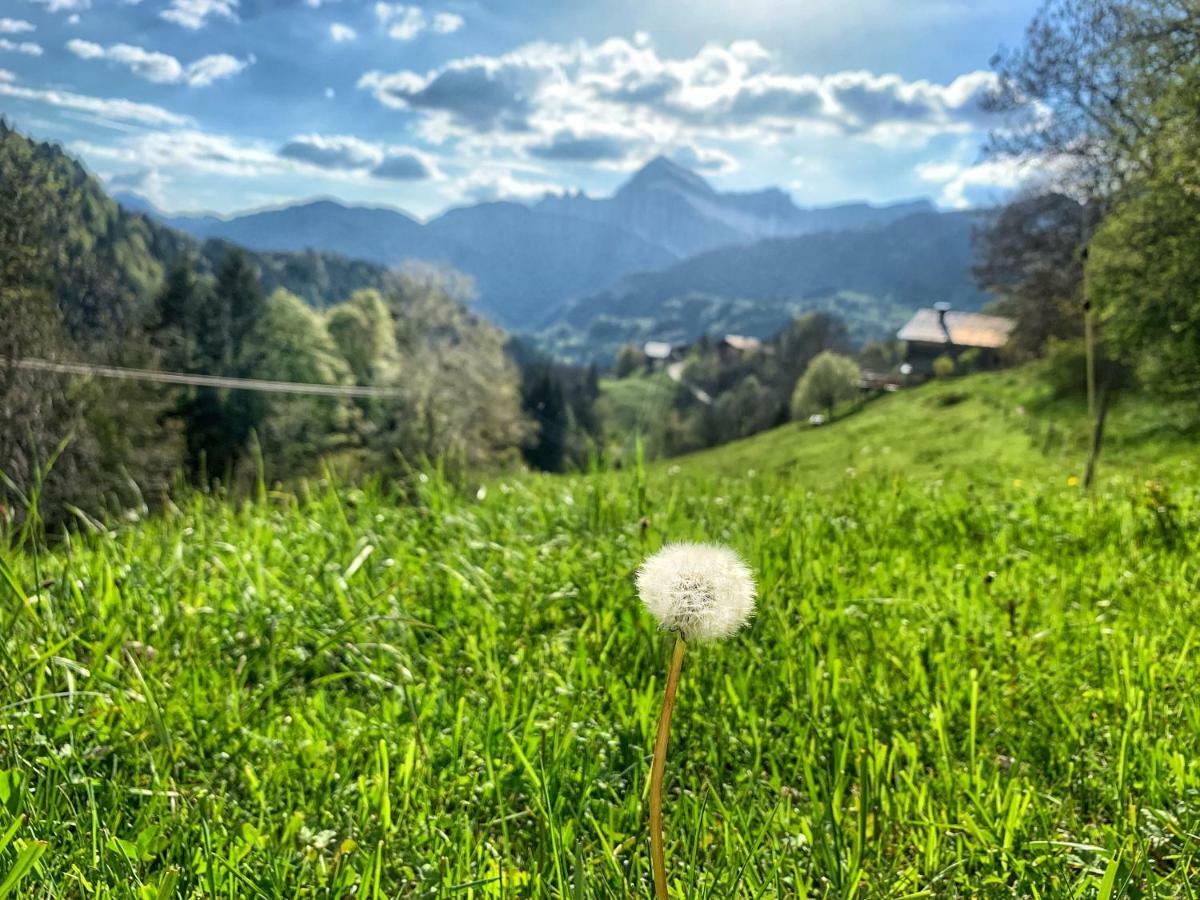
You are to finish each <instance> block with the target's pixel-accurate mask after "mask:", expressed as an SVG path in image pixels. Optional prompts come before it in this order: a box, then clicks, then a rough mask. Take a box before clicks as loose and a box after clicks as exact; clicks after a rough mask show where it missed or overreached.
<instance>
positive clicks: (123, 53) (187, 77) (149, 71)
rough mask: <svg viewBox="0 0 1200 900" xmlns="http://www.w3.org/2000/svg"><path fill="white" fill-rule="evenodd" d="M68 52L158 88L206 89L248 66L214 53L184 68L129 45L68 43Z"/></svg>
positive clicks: (170, 59) (166, 57) (162, 55)
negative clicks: (122, 69)
mask: <svg viewBox="0 0 1200 900" xmlns="http://www.w3.org/2000/svg"><path fill="white" fill-rule="evenodd" d="M67 49H68V50H70V51H71V52H72V53H74V54H75V55H76V56H78V57H79V58H80V59H103V60H108V61H109V62H114V63H117V64H118V65H123V66H127V67H128V68H129V69H130V71H132V72H133V74H134V75H136V76H138V77H139V78H144V79H145V80H146V81H153V82H155V83H157V84H187V85H190V86H192V87H205V86H206V85H210V84H212V83H213V82H214V81H217V80H219V79H222V78H229V77H231V76H233V75H236V74H237V73H238V72H240V71H242V69H244V68H246V66H247V65H249V62H248V61H244V60H240V59H237V58H235V57H233V56H230V55H229V54H228V53H215V54H212V55H210V56H203V57H201V58H200V59H198V60H196V61H195V62H192V63H189V64H188V65H186V66H185V65H183V64H182V63H181V62H180V61H179V60H177V59H176V58H175V57H173V56H171V55H169V54H166V53H159V52H157V51H155V50H146V49H143V48H142V47H134V46H133V45H131V44H113V45H112V46H110V47H102V46H100V45H99V44H94V43H92V42H91V41H81V40H78V39H73V40H70V41H67Z"/></svg>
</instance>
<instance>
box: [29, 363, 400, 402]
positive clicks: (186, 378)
mask: <svg viewBox="0 0 1200 900" xmlns="http://www.w3.org/2000/svg"><path fill="white" fill-rule="evenodd" d="M10 362H11V364H12V365H15V366H16V367H17V368H18V369H27V370H30V371H34V372H51V373H54V374H58V375H94V376H96V377H98V378H116V379H119V380H123V381H154V382H158V383H159V384H190V385H196V386H198V387H213V388H229V389H230V390H235V391H262V392H263V393H267V394H309V395H312V396H318V397H374V398H379V399H398V398H400V397H402V396H403V393H402V392H401V390H400V389H398V388H390V387H378V386H370V385H344V384H306V383H304V382H299V381H266V380H264V379H261V378H232V377H227V376H224V375H190V374H187V373H184V372H163V371H160V370H157V369H128V368H124V367H122V366H97V365H92V364H89V363H73V362H50V361H49V360H45V359H16V360H11V361H10Z"/></svg>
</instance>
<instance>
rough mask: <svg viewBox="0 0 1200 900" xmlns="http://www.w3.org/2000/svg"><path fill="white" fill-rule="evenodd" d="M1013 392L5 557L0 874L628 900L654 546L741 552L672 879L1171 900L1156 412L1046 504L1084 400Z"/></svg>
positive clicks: (96, 529)
mask: <svg viewBox="0 0 1200 900" xmlns="http://www.w3.org/2000/svg"><path fill="white" fill-rule="evenodd" d="M1031 384H1032V382H1030V381H1029V380H1028V379H1026V378H1025V377H1024V376H1023V375H1021V374H1011V373H1010V374H997V375H988V376H977V377H974V378H967V379H960V380H956V381H952V382H948V383H945V384H937V385H931V386H928V387H926V388H921V389H917V390H913V391H910V392H904V393H901V394H898V395H895V396H889V397H885V398H883V399H881V400H879V401H876V402H873V403H870V404H867V405H866V406H865V407H864V408H862V409H860V410H858V411H855V412H852V413H850V414H848V415H847V416H846V417H845V418H844V419H843V420H842V421H840V422H837V423H834V424H832V425H830V426H826V427H824V428H820V429H812V428H805V427H801V426H798V425H789V426H784V427H783V428H780V429H776V430H774V431H771V432H768V433H766V434H764V435H761V436H758V437H756V438H752V439H749V440H747V441H743V442H740V443H736V444H732V445H729V446H727V447H723V448H720V449H718V450H715V451H709V452H707V453H704V454H699V455H696V456H694V457H688V458H684V459H680V460H666V461H662V462H660V463H656V464H654V465H652V466H648V467H642V466H634V467H631V468H627V469H626V470H625V471H621V472H599V473H594V474H590V475H582V476H573V477H551V476H516V477H509V478H504V479H494V480H490V481H487V482H485V483H482V484H472V485H470V486H469V487H468V488H465V489H464V488H463V487H461V486H453V485H451V484H450V483H448V482H447V481H446V480H445V479H443V478H442V477H441V476H440V475H439V474H438V472H437V471H436V470H429V471H426V472H423V473H421V474H420V475H419V476H417V477H414V478H413V479H411V481H410V482H408V483H406V484H404V485H394V486H391V487H386V488H385V487H383V486H380V485H378V484H373V483H367V484H364V485H358V486H354V485H348V484H341V483H336V482H335V481H334V480H332V479H323V480H321V479H314V480H312V481H310V482H307V483H301V484H298V485H296V486H295V487H294V489H289V490H287V491H274V490H269V489H267V488H266V487H263V488H261V489H260V491H259V493H258V495H257V496H256V497H255V498H253V499H251V500H248V501H245V502H231V501H229V500H228V499H226V498H223V497H221V496H218V495H211V494H202V493H191V494H188V495H186V496H185V497H183V498H180V499H179V500H178V505H176V506H172V507H171V508H169V509H168V510H166V511H164V512H161V513H155V514H151V515H148V516H141V517H134V516H130V517H127V518H126V519H122V520H113V521H112V522H109V523H107V524H102V523H100V522H97V521H94V520H91V519H81V520H80V522H79V525H78V527H77V528H75V529H74V530H72V531H71V533H70V534H69V535H67V536H66V537H64V538H63V539H61V540H59V541H56V542H53V543H52V544H51V546H50V548H49V549H42V550H39V551H34V549H33V548H32V545H30V544H28V543H27V544H26V545H25V547H24V548H23V549H9V550H7V551H5V552H4V556H3V566H2V567H0V595H3V596H4V602H3V605H2V606H0V617H3V621H0V897H22V898H25V897H30V898H40V897H46V898H49V897H92V898H116V897H137V898H167V897H176V896H179V897H193V898H199V897H206V898H233V897H266V898H276V897H289V898H290V897H299V898H345V897H366V898H383V897H389V898H390V897H442V896H453V897H468V898H490V897H635V896H636V897H644V896H648V895H649V893H650V871H649V861H648V853H647V850H648V848H647V840H646V810H645V804H644V798H645V792H646V780H647V776H648V769H649V758H650V751H651V745H652V741H653V733H654V728H655V725H656V720H657V715H658V706H659V702H660V695H661V692H662V688H663V678H664V672H665V664H666V657H667V654H668V652H669V639H668V637H666V636H664V635H662V634H659V633H657V632H656V631H655V628H654V625H653V623H652V621H651V620H650V617H649V616H647V615H646V614H645V613H644V612H643V611H642V610H641V608H640V606H639V603H638V599H637V597H636V594H635V591H634V587H633V582H632V574H633V572H634V570H635V568H636V567H637V565H638V563H639V562H640V560H641V559H642V558H643V557H644V556H645V555H646V554H647V553H649V552H651V551H653V550H655V549H657V548H658V547H659V546H660V545H662V544H663V543H664V542H665V541H669V540H676V539H704V540H714V541H721V542H725V543H728V544H729V545H731V546H733V547H734V548H736V549H737V550H738V551H740V552H741V553H742V554H743V555H744V556H745V558H746V559H747V561H748V562H749V563H750V564H751V566H752V567H753V569H754V570H755V572H756V574H757V577H758V580H759V588H760V611H759V614H758V616H757V618H756V619H755V620H754V623H753V625H752V627H751V628H749V629H748V630H747V631H745V632H743V633H742V634H741V635H739V636H738V637H736V638H734V639H733V640H731V641H729V642H727V643H725V644H723V645H721V646H708V647H705V646H697V647H694V648H693V651H692V652H690V653H689V655H688V659H687V660H686V662H685V666H684V672H683V679H682V682H681V686H680V693H679V700H678V706H677V708H676V711H675V719H674V725H673V734H672V746H671V758H670V763H669V766H668V774H667V777H668V797H667V802H666V818H667V838H668V846H667V853H668V867H669V873H670V877H671V884H672V891H673V894H674V896H677V897H680V898H704V897H712V898H734V897H738V898H741V897H746V898H757V897H841V898H849V897H1100V898H1108V897H1117V896H1141V897H1190V896H1194V894H1195V889H1194V887H1193V884H1194V883H1197V882H1200V859H1198V854H1200V836H1198V835H1200V799H1198V798H1200V700H1198V699H1197V692H1198V688H1200V675H1197V672H1196V665H1195V659H1196V654H1197V643H1198V640H1200V635H1198V634H1197V625H1198V623H1200V618H1198V615H1197V614H1198V612H1200V562H1198V557H1197V552H1196V551H1197V538H1196V531H1197V526H1198V525H1200V466H1198V465H1197V460H1196V456H1195V454H1194V451H1193V446H1192V445H1191V444H1190V443H1189V442H1188V441H1187V440H1186V439H1185V433H1186V431H1187V428H1186V422H1185V421H1184V420H1183V419H1182V418H1179V419H1178V420H1176V419H1173V418H1172V413H1171V412H1170V411H1169V410H1166V411H1164V410H1163V409H1161V408H1156V409H1151V410H1147V409H1146V408H1144V407H1143V406H1140V405H1138V404H1137V403H1134V402H1128V403H1125V404H1122V405H1119V406H1118V407H1117V408H1116V409H1115V410H1114V412H1113V415H1112V417H1111V419H1110V431H1111V434H1110V436H1111V439H1112V440H1111V442H1110V444H1109V445H1108V447H1107V448H1106V456H1105V458H1104V459H1103V460H1102V464H1101V467H1100V478H1099V482H1098V484H1097V486H1096V488H1095V490H1094V491H1093V492H1092V493H1090V494H1085V493H1083V492H1081V491H1080V489H1079V488H1078V487H1077V486H1076V481H1077V479H1078V477H1079V475H1080V474H1081V468H1082V462H1083V456H1082V452H1081V448H1082V447H1083V446H1085V445H1086V433H1087V432H1086V424H1085V423H1084V422H1083V421H1082V418H1081V416H1080V413H1079V410H1078V409H1077V408H1076V407H1075V406H1074V405H1072V404H1069V403H1065V402H1063V401H1054V400H1052V399H1050V398H1046V397H1038V396H1036V395H1035V393H1033V392H1032V389H1031ZM1051 426H1052V427H1051ZM135 518H140V520H139V521H134V519H135ZM18 537H19V536H17V535H10V536H9V539H10V541H9V545H10V546H13V545H15V542H16V540H17V538H18Z"/></svg>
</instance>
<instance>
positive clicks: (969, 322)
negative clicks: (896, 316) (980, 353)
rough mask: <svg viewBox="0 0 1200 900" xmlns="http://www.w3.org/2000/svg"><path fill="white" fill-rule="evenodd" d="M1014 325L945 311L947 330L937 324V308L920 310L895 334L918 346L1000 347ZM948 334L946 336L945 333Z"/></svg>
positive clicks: (999, 318) (999, 320) (998, 320)
mask: <svg viewBox="0 0 1200 900" xmlns="http://www.w3.org/2000/svg"><path fill="white" fill-rule="evenodd" d="M1015 325H1016V323H1015V322H1014V321H1013V320H1012V319H1005V318H1001V317H1000V316H985V315H984V314H983V313H974V312H962V311H960V310H957V309H951V310H947V311H946V328H942V324H941V322H939V321H938V311H937V310H936V309H919V310H917V313H916V315H914V316H913V317H912V318H911V319H909V321H908V324H907V325H905V326H904V327H903V328H901V329H900V331H899V332H897V334H896V337H898V338H900V340H902V341H910V342H915V343H919V344H953V345H954V346H956V347H989V348H990V347H1003V346H1004V345H1005V344H1006V343H1008V336H1009V334H1011V333H1012V330H1013V327H1014V326H1015ZM947 329H948V330H949V331H950V334H949V335H948V336H947V334H946V330H947Z"/></svg>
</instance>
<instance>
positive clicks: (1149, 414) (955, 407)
mask: <svg viewBox="0 0 1200 900" xmlns="http://www.w3.org/2000/svg"><path fill="white" fill-rule="evenodd" d="M1105 433H1106V439H1105V443H1104V448H1103V452H1102V455H1101V460H1100V469H1099V471H1104V470H1106V469H1108V470H1112V471H1116V472H1119V473H1122V474H1126V475H1135V476H1141V477H1144V478H1149V477H1156V476H1158V475H1162V474H1170V475H1178V474H1180V472H1179V467H1180V466H1183V470H1184V472H1185V473H1187V474H1189V475H1190V476H1191V477H1193V478H1194V477H1198V476H1200V467H1197V458H1196V453H1195V449H1196V440H1197V438H1198V437H1200V417H1198V416H1197V409H1196V407H1195V405H1194V404H1192V405H1188V404H1173V405H1172V404H1163V403H1161V402H1156V401H1149V400H1146V399H1144V398H1142V397H1141V396H1139V395H1130V396H1127V397H1123V398H1121V399H1119V400H1118V401H1117V402H1116V403H1115V404H1114V405H1113V407H1112V409H1111V411H1110V413H1109V415H1108V419H1107V424H1106V429H1105ZM1090 441H1091V424H1090V422H1089V420H1088V418H1087V415H1086V409H1085V408H1084V404H1083V402H1082V400H1074V399H1056V398H1055V397H1053V396H1052V395H1051V394H1050V392H1049V391H1048V390H1047V389H1046V388H1044V387H1043V386H1041V384H1040V383H1039V382H1038V381H1037V380H1036V378H1035V376H1034V373H1033V372H1031V371H1030V370H1028V369H1026V370H1010V371H1004V372H994V373H987V374H982V375H974V376H971V377H968V378H958V379H951V380H948V381H945V382H935V383H931V384H927V385H924V386H922V387H921V388H918V389H915V390H906V391H901V392H899V393H896V394H887V395H884V396H882V397H880V398H878V399H875V400H872V401H869V402H868V403H866V404H865V405H864V406H863V407H862V408H861V409H858V410H856V411H855V410H850V411H846V412H845V414H844V415H843V416H842V418H841V419H840V420H839V421H837V422H835V423H834V424H833V425H828V426H821V427H817V428H814V427H812V426H810V425H808V424H807V423H793V424H790V425H786V426H783V427H781V428H776V429H774V430H772V431H770V432H767V433H765V434H761V435H756V436H755V437H752V438H748V439H746V440H743V441H738V442H735V443H732V444H727V445H725V446H723V447H718V448H715V449H713V450H708V451H705V452H703V453H698V454H695V455H694V456H692V457H690V458H689V459H688V460H687V461H686V462H684V463H682V464H683V465H685V466H687V467H688V468H692V469H698V470H702V471H705V472H710V473H714V474H738V473H744V472H746V471H747V470H750V469H754V470H756V471H760V472H771V473H777V474H786V475H787V476H788V477H791V478H798V479H801V480H803V481H804V482H805V483H807V484H809V485H812V486H827V485H830V484H832V483H837V482H840V481H842V480H844V479H845V478H846V477H854V476H861V475H867V474H882V475H889V476H890V475H896V476H903V477H905V478H909V479H912V480H915V481H924V480H929V479H934V478H947V477H955V476H959V475H963V476H967V477H975V476H981V477H985V478H990V479H995V480H1000V479H1003V478H1010V479H1011V478H1026V477H1049V476H1050V475H1057V476H1059V477H1061V478H1062V479H1067V478H1070V477H1072V476H1074V477H1076V478H1079V477H1082V475H1083V469H1084V465H1085V463H1086V461H1087V454H1088V446H1089V443H1090ZM674 464H676V465H678V464H680V461H679V460H676V461H675V462H674Z"/></svg>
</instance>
